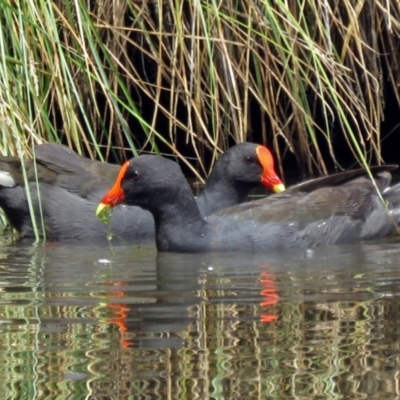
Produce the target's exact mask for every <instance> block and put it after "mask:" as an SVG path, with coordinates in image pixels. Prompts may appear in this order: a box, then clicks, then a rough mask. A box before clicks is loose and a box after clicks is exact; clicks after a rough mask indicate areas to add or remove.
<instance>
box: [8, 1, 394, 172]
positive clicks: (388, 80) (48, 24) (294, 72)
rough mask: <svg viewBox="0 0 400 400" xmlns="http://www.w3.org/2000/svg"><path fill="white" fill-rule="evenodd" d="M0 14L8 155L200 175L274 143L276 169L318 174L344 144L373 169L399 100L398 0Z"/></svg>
mask: <svg viewBox="0 0 400 400" xmlns="http://www.w3.org/2000/svg"><path fill="white" fill-rule="evenodd" d="M1 8H2V13H1V17H0V18H1V26H0V117H1V132H2V133H1V140H0V148H1V151H2V152H3V153H13V154H18V153H19V154H24V153H30V152H31V149H32V145H33V144H35V143H40V142H41V141H57V142H63V143H66V144H68V145H69V146H71V147H72V148H74V149H75V150H77V151H78V152H80V153H82V152H83V153H85V154H87V155H89V156H91V157H99V158H101V159H109V157H110V154H111V153H112V152H113V157H114V159H115V158H116V159H117V160H119V159H122V158H124V157H126V154H125V151H126V150H128V149H129V155H131V152H133V154H137V153H138V152H140V151H148V152H156V153H158V152H164V153H169V154H174V155H175V156H177V157H179V158H181V159H182V161H183V162H186V163H187V164H188V166H189V167H191V168H192V170H193V172H194V173H195V174H197V175H198V176H199V177H200V178H203V177H204V176H205V175H206V174H207V173H208V168H209V167H210V166H211V165H212V161H213V160H214V159H215V158H216V157H217V156H218V153H219V152H221V151H224V150H225V149H226V148H227V147H228V146H229V145H230V144H231V143H232V142H240V141H244V140H254V141H259V142H264V143H268V144H269V145H270V146H272V147H273V149H274V151H275V152H276V154H277V157H278V160H279V163H280V164H281V162H282V158H283V157H284V156H285V154H286V153H287V152H289V153H292V154H293V155H294V156H295V157H296V159H297V162H298V165H299V166H300V167H301V168H302V169H303V170H304V171H306V172H308V173H309V172H312V171H315V170H318V171H320V172H326V170H327V164H330V165H332V163H333V164H334V165H336V166H338V162H337V161H336V158H337V154H338V151H341V150H343V149H342V148H338V147H337V146H335V143H336V142H337V140H338V138H342V137H344V138H346V143H347V147H348V149H346V150H347V151H348V150H350V151H351V152H352V154H353V156H354V159H355V160H357V161H359V162H361V163H367V162H368V163H369V162H372V161H373V162H377V163H380V162H381V132H380V125H381V122H382V119H383V118H384V107H385V96H386V94H387V91H393V93H394V94H395V98H396V101H397V102H399V95H398V92H397V88H398V86H399V84H400V68H399V65H398V64H399V61H398V57H397V54H398V52H399V43H400V42H399V39H398V38H399V34H400V3H399V2H397V1H390V2H387V1H375V0H366V1H364V2H362V3H359V2H355V1H353V0H344V1H341V2H339V3H338V2H334V1H332V0H319V1H310V0H299V1H297V2H285V1H279V0H278V1H269V0H268V1H267V0H262V1H248V0H245V1H241V2H233V1H224V2H217V1H215V0H211V1H203V2H201V1H197V0H196V1H194V2H174V1H172V0H163V1H161V0H158V1H155V0H154V1H148V2H142V1H138V0H127V1H113V2H109V1H102V0H99V1H96V2H83V1H81V0H77V1H75V2H72V3H70V2H67V3H65V2H63V1H59V0H56V1H53V2H46V1H43V0H42V1H37V2H33V1H27V2H22V1H17V2H9V3H7V2H3V4H2V5H1ZM323 149H328V154H329V157H328V158H326V157H325V158H323ZM210 155H211V162H207V163H205V162H204V161H205V160H206V159H207V160H209V159H210ZM191 157H194V159H195V160H196V162H193V161H192V159H191Z"/></svg>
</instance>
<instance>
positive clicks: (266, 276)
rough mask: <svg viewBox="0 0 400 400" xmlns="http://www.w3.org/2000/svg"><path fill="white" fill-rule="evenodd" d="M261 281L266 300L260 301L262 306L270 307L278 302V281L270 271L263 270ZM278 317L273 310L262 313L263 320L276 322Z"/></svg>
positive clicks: (263, 295)
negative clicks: (276, 281)
mask: <svg viewBox="0 0 400 400" xmlns="http://www.w3.org/2000/svg"><path fill="white" fill-rule="evenodd" d="M260 283H261V287H262V290H261V296H262V297H263V298H264V300H263V301H262V302H261V303H260V305H261V307H269V306H274V305H275V304H278V302H279V295H278V293H277V290H276V283H275V281H274V279H273V274H271V273H270V272H261V274H260ZM277 319H278V316H277V315H276V314H274V313H273V312H272V313H271V312H269V313H262V314H261V317H260V321H261V322H267V323H268V322H274V321H276V320H277Z"/></svg>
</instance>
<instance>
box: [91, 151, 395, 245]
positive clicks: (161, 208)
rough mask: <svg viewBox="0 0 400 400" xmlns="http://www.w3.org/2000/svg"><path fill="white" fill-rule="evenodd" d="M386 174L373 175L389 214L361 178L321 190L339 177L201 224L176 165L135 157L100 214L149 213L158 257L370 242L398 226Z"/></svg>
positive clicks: (231, 210)
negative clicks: (134, 209)
mask: <svg viewBox="0 0 400 400" xmlns="http://www.w3.org/2000/svg"><path fill="white" fill-rule="evenodd" d="M387 168H388V169H392V168H393V167H391V166H389V167H387ZM384 169H385V167H383V168H382V167H377V168H375V169H374V171H375V175H376V183H377V185H378V186H379V188H380V190H381V191H383V193H384V194H383V195H384V196H385V197H386V198H388V199H389V198H390V199H391V203H390V204H388V209H386V207H385V205H384V204H383V202H382V201H381V199H380V198H379V195H378V192H377V190H376V188H375V187H374V184H373V183H372V181H371V180H370V179H369V178H368V177H366V176H361V177H357V178H354V179H349V180H347V181H346V180H345V179H343V181H344V183H342V184H340V185H336V186H331V187H329V186H328V187H324V186H325V184H324V183H323V182H324V179H325V183H327V184H328V185H329V182H334V183H336V184H337V183H338V182H339V181H340V180H341V179H340V174H339V178H338V177H335V176H333V178H332V177H327V178H322V179H319V180H316V181H315V182H311V183H306V184H303V185H300V186H299V187H298V188H293V189H292V190H291V189H288V191H285V192H283V193H281V194H276V195H272V196H270V197H268V198H266V199H262V200H258V201H256V202H249V203H244V204H242V205H239V206H234V207H231V208H228V209H226V210H224V211H221V212H220V213H218V214H216V215H212V216H210V217H208V218H206V219H203V218H202V216H201V214H200V212H199V209H198V207H197V205H196V202H195V201H194V198H193V195H192V192H191V190H190V187H189V185H188V184H187V182H186V181H185V179H184V177H183V175H182V172H181V170H180V168H179V166H178V165H177V164H176V163H174V162H173V161H170V160H166V159H163V158H161V157H154V156H150V155H147V156H140V157H138V158H135V159H132V160H131V161H129V162H126V163H125V164H124V165H123V166H122V167H121V170H120V173H119V175H118V177H117V180H116V182H115V184H114V186H113V187H112V188H111V189H110V191H109V192H108V193H107V194H106V195H105V197H104V198H103V200H102V202H101V203H100V205H99V207H98V209H97V215H101V214H102V213H103V212H104V211H105V210H106V209H107V208H109V207H113V206H115V205H117V204H121V203H122V204H128V205H137V206H140V207H143V208H144V209H146V210H148V211H150V212H151V213H152V214H153V217H154V220H155V226H156V243H157V248H158V250H159V251H173V252H206V251H214V250H215V251H225V250H261V251H268V250H271V249H290V248H293V247H308V246H318V245H328V244H338V243H348V242H351V241H356V240H364V239H374V238H380V237H384V236H386V235H388V234H390V233H391V232H393V230H394V223H395V222H396V221H397V219H398V217H397V215H396V214H397V211H398V210H396V208H397V207H398V206H399V204H398V203H399V202H400V185H397V186H395V187H393V188H392V189H390V188H389V186H388V185H389V183H390V180H391V175H390V173H389V172H385V171H383V172H379V171H382V170H384ZM364 173H365V171H364ZM351 175H352V174H351V171H350V174H347V177H349V176H351ZM354 175H355V174H354V173H353V176H354ZM342 176H343V175H342ZM344 176H346V173H344ZM132 227H134V222H133V225H132Z"/></svg>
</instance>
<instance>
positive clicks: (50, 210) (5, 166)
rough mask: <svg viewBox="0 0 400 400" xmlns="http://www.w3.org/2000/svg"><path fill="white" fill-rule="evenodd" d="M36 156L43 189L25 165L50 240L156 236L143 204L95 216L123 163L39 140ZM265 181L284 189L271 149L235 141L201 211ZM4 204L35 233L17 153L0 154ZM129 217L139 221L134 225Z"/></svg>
mask: <svg viewBox="0 0 400 400" xmlns="http://www.w3.org/2000/svg"><path fill="white" fill-rule="evenodd" d="M35 155H36V171H37V179H38V182H39V186H40V191H39V192H38V191H37V190H36V174H35V165H34V162H33V160H25V169H26V174H27V178H28V181H29V182H30V184H29V189H30V194H31V199H32V209H33V212H34V215H35V216H36V217H35V219H36V221H37V222H38V224H39V227H40V223H39V221H41V220H42V218H41V212H42V216H43V221H44V230H45V233H46V237H47V239H52V240H68V239H79V240H85V241H89V240H99V239H102V238H105V235H106V233H107V232H109V233H111V234H113V235H114V236H119V237H121V238H123V239H126V240H131V239H139V240H141V239H146V238H151V237H154V222H153V218H152V216H151V214H150V213H149V212H147V211H144V210H143V209H141V208H139V207H125V206H124V207H119V208H118V209H117V210H116V212H115V213H114V215H113V219H112V223H111V226H110V227H106V226H104V224H102V223H101V222H100V221H98V219H97V218H96V217H95V210H96V207H97V203H98V202H99V201H100V199H101V198H102V197H103V196H104V194H105V193H106V191H107V190H108V189H109V188H110V186H111V185H112V183H113V182H114V180H115V178H116V176H117V174H118V171H119V166H116V165H112V164H107V163H102V162H99V161H94V160H90V159H87V158H84V157H81V156H79V155H78V154H76V153H75V152H73V151H72V150H70V149H69V148H68V147H65V146H62V145H58V144H43V145H39V146H37V147H36V148H35ZM261 183H262V184H264V185H265V186H267V187H268V188H269V189H271V190H272V191H275V192H279V191H282V190H284V186H283V184H282V182H281V180H280V179H279V178H278V176H277V175H276V173H275V170H274V165H273V158H272V155H271V153H270V151H269V150H268V149H267V148H266V147H263V146H260V145H256V144H253V143H241V144H238V145H236V146H233V147H232V148H231V149H229V150H228V151H227V152H225V153H224V154H223V155H221V157H220V158H219V159H218V161H217V162H216V164H215V166H214V168H213V170H212V172H211V174H210V176H209V178H208V179H207V182H206V185H205V187H204V190H203V191H202V193H201V194H200V196H199V197H198V204H199V208H200V210H201V212H202V215H204V216H207V215H210V214H212V213H214V212H217V211H219V210H221V209H223V208H225V207H229V206H231V205H234V204H238V203H240V202H243V201H244V200H245V199H246V197H247V196H248V194H249V192H250V190H251V189H253V188H255V187H257V186H260V185H261ZM40 204H41V207H40ZM0 207H2V208H3V210H4V211H5V213H6V216H7V218H8V220H9V221H10V223H11V225H12V226H13V227H14V228H16V229H17V230H18V231H19V232H20V233H21V235H22V236H24V237H31V236H33V235H34V231H33V226H32V221H31V215H30V211H29V204H28V200H27V197H26V193H25V186H24V179H23V174H22V166H21V161H20V159H19V158H18V157H0ZM130 221H135V226H134V228H132V225H131V223H130Z"/></svg>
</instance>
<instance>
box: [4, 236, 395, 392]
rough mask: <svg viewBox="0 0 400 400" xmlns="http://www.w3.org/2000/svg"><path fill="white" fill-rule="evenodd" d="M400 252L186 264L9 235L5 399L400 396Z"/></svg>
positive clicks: (363, 250) (384, 247) (180, 258)
mask: <svg viewBox="0 0 400 400" xmlns="http://www.w3.org/2000/svg"><path fill="white" fill-rule="evenodd" d="M399 249H400V247H399V240H398V239H397V238H395V239H389V240H385V241H381V242H376V243H368V244H357V245H353V246H344V247H337V246H334V247H330V248H324V249H316V250H308V251H307V250H304V251H296V252H293V253H291V254H249V253H244V254H242V253H235V254H206V255H204V254H203V255H177V254H157V252H156V251H155V250H154V249H153V248H152V247H141V248H130V247H122V246H121V247H116V248H114V249H113V250H111V249H109V248H101V247H94V246H71V245H61V244H47V245H45V246H37V247H35V246H32V245H29V244H10V243H9V241H8V240H7V238H3V242H2V243H0V335H1V340H0V352H1V354H0V387H1V388H2V390H1V391H0V398H2V399H18V400H20V399H190V400H192V399H200V400H204V399H311V398H313V399H380V400H381V399H395V398H400V394H399V392H400V385H399V380H398V370H399V365H400V325H399V322H398V314H399V310H400V297H399V294H400V250H399Z"/></svg>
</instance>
